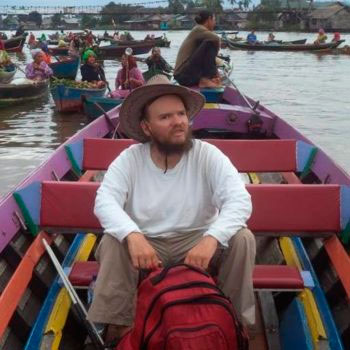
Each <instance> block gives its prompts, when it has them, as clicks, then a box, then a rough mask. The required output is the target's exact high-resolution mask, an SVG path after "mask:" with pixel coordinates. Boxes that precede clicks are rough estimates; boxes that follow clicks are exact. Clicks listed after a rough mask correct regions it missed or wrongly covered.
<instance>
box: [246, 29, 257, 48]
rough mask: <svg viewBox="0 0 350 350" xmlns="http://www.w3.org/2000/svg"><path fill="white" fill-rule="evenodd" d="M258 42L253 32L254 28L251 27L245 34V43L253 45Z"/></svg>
mask: <svg viewBox="0 0 350 350" xmlns="http://www.w3.org/2000/svg"><path fill="white" fill-rule="evenodd" d="M257 42H258V39H257V37H256V34H255V29H252V31H251V32H250V33H249V34H248V35H247V43H248V44H250V45H255V44H256V43H257Z"/></svg>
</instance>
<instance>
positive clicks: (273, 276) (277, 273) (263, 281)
mask: <svg viewBox="0 0 350 350" xmlns="http://www.w3.org/2000/svg"><path fill="white" fill-rule="evenodd" d="M98 268H99V266H98V263H97V262H96V261H83V262H76V263H74V265H73V267H72V269H71V271H70V273H69V275H68V277H69V280H70V281H71V282H72V284H73V286H74V287H76V288H87V287H88V286H89V284H90V283H91V281H92V278H93V276H97V273H98ZM253 283H254V288H255V289H269V290H301V289H303V288H304V287H305V285H304V280H303V277H302V275H301V273H300V271H299V270H298V269H297V268H296V267H292V266H286V265H257V266H255V269H254V272H253Z"/></svg>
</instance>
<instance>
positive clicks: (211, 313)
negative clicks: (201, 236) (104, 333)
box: [116, 264, 249, 350]
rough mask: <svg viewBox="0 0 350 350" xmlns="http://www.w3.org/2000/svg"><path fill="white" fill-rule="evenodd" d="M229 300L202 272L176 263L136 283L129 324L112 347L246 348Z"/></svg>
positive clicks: (154, 349)
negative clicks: (132, 313)
mask: <svg viewBox="0 0 350 350" xmlns="http://www.w3.org/2000/svg"><path fill="white" fill-rule="evenodd" d="M248 348H249V346H248V337H247V335H246V332H245V330H244V328H243V327H242V325H241V323H240V322H239V321H238V319H237V317H236V315H235V313H234V311H233V307H232V304H231V302H230V300H229V299H228V298H227V297H225V296H224V294H223V293H222V292H221V290H220V289H219V288H218V287H217V286H216V284H215V282H214V280H213V279H212V278H211V277H210V276H209V274H207V273H206V272H205V271H204V270H201V269H198V268H195V267H192V266H189V265H184V264H179V265H174V266H171V267H168V268H165V269H163V270H159V269H158V270H156V271H154V272H152V273H151V274H150V275H149V276H148V277H147V278H146V279H145V280H143V281H142V282H141V284H140V286H139V290H138V298H137V307H136V317H135V323H134V328H133V329H132V330H131V331H130V332H129V333H127V334H126V335H125V336H124V337H123V338H122V339H121V341H120V343H119V344H118V346H117V348H116V349H117V350H213V349H215V350H236V349H239V350H245V349H248Z"/></svg>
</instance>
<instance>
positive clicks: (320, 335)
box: [279, 237, 327, 349]
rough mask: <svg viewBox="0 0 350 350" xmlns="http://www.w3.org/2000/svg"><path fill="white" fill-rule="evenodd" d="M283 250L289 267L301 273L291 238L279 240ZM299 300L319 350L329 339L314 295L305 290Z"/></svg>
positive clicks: (313, 340)
mask: <svg viewBox="0 0 350 350" xmlns="http://www.w3.org/2000/svg"><path fill="white" fill-rule="evenodd" d="M279 241H280V246H281V250H282V252H283V255H284V258H285V260H286V263H287V265H289V266H294V267H297V268H298V270H299V271H301V270H302V266H301V264H300V261H299V258H298V255H297V253H296V251H295V249H294V245H293V242H292V240H291V239H290V238H289V237H281V238H280V239H279ZM298 298H299V299H300V301H301V302H302V303H303V305H304V309H305V314H306V319H307V323H308V325H309V328H310V332H311V338H312V342H313V344H314V349H318V348H319V346H318V342H319V341H320V340H323V339H327V335H326V330H325V328H324V326H323V322H322V320H321V315H320V312H319V311H318V308H317V304H316V302H315V298H314V295H313V294H312V292H311V290H310V289H307V288H305V289H304V290H303V291H302V292H301V293H300V294H299V295H298Z"/></svg>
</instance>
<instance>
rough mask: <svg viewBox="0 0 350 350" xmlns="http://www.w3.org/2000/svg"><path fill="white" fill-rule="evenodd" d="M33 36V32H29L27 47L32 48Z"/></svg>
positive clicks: (33, 43)
mask: <svg viewBox="0 0 350 350" xmlns="http://www.w3.org/2000/svg"><path fill="white" fill-rule="evenodd" d="M35 41H36V40H35V35H34V34H33V32H30V34H29V38H28V46H29V47H32V46H33V45H35Z"/></svg>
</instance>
